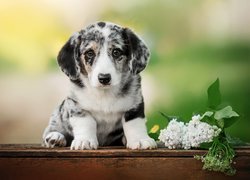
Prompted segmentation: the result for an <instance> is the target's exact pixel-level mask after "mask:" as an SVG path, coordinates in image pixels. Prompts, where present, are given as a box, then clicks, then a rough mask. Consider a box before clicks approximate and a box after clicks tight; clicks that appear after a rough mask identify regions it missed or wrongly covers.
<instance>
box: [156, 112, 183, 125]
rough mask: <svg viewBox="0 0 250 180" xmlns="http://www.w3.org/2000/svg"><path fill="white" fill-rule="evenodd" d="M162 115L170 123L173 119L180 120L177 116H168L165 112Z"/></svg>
mask: <svg viewBox="0 0 250 180" xmlns="http://www.w3.org/2000/svg"><path fill="white" fill-rule="evenodd" d="M160 114H161V115H162V116H163V117H165V118H166V119H167V121H168V123H169V121H171V120H172V119H180V118H179V117H177V116H168V115H166V114H164V113H163V112H160Z"/></svg>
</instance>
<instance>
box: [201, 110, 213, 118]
mask: <svg viewBox="0 0 250 180" xmlns="http://www.w3.org/2000/svg"><path fill="white" fill-rule="evenodd" d="M213 114H214V113H213V112H212V111H206V112H205V113H204V114H203V115H202V116H201V119H203V118H204V117H211V116H212V115H213Z"/></svg>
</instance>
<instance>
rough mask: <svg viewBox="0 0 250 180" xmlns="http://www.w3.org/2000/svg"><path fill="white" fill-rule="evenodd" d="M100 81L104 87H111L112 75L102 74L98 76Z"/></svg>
mask: <svg viewBox="0 0 250 180" xmlns="http://www.w3.org/2000/svg"><path fill="white" fill-rule="evenodd" d="M98 80H99V82H100V83H101V84H103V85H109V84H110V81H111V75H110V74H102V73H100V74H99V75H98Z"/></svg>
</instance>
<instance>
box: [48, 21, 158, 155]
mask: <svg viewBox="0 0 250 180" xmlns="http://www.w3.org/2000/svg"><path fill="white" fill-rule="evenodd" d="M148 59H149V49H148V48H147V46H146V45H145V43H144V42H143V41H142V40H141V39H140V38H139V37H138V36H137V35H136V34H135V33H134V32H132V31H131V30H130V29H128V28H123V27H120V26H118V25H115V24H112V23H108V22H97V23H94V24H91V25H89V26H87V27H86V28H85V29H83V30H81V31H79V32H77V33H75V34H73V35H72V36H71V37H70V39H69V40H68V41H67V42H66V44H65V45H64V46H63V47H62V49H61V50H60V52H59V55H58V57H57V60H58V64H59V66H60V67H61V69H62V71H63V72H64V73H65V74H66V75H67V76H68V77H69V79H70V81H71V92H70V94H69V95H68V97H67V98H66V99H65V100H64V101H63V102H62V103H61V105H60V106H59V107H58V108H56V110H55V111H54V112H53V114H52V116H51V118H50V121H49V125H48V127H47V128H46V129H45V131H44V134H43V145H44V146H46V147H51V148H53V147H55V146H71V149H72V150H82V149H97V148H98V146H111V145H123V144H124V145H126V147H127V148H130V149H152V148H156V143H155V141H154V140H153V139H152V138H150V137H149V136H148V134H147V130H146V126H145V114H144V101H143V96H142V92H141V77H140V75H139V73H140V72H141V71H142V70H143V69H144V68H145V67H146V65H147V63H148Z"/></svg>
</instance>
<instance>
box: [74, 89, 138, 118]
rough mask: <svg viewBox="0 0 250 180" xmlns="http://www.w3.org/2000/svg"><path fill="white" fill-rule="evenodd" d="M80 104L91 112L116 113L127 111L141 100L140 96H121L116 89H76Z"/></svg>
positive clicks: (75, 92) (75, 93)
mask: <svg viewBox="0 0 250 180" xmlns="http://www.w3.org/2000/svg"><path fill="white" fill-rule="evenodd" d="M74 95H75V96H76V98H77V100H78V102H79V104H80V105H81V107H82V108H83V109H84V110H87V111H89V112H96V113H103V114H114V113H122V112H126V111H128V110H129V109H131V108H133V105H136V104H137V103H138V102H140V96H138V95H137V94H136V95H126V96H119V95H117V94H116V93H115V90H107V89H106V90H104V89H94V88H91V89H90V88H84V89H74Z"/></svg>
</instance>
